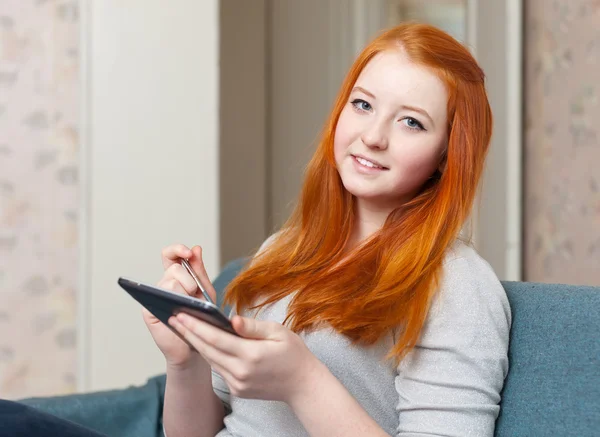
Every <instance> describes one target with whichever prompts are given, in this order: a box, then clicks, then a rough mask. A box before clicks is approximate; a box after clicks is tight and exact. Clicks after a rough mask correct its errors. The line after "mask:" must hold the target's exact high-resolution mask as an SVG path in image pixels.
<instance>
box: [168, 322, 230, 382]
mask: <svg viewBox="0 0 600 437" xmlns="http://www.w3.org/2000/svg"><path fill="white" fill-rule="evenodd" d="M169 324H170V325H171V326H173V327H174V328H175V329H176V330H177V332H179V333H180V334H181V335H182V336H183V337H184V338H185V339H186V340H187V341H188V342H189V343H190V344H191V345H192V346H193V347H194V348H195V349H196V350H197V351H198V353H200V355H202V356H203V357H204V358H205V359H206V360H207V361H208V362H209V363H210V364H211V366H215V365H216V366H218V367H219V368H222V369H225V370H226V371H227V372H229V370H228V369H231V368H232V366H233V365H234V363H235V361H236V360H237V357H234V356H232V355H229V354H227V353H225V352H223V351H221V350H220V348H219V347H215V345H213V344H210V343H208V342H207V341H206V340H205V339H204V338H202V337H201V336H198V335H196V333H195V332H194V331H193V330H191V329H189V328H188V327H187V326H186V324H184V323H182V322H180V320H179V317H170V318H169Z"/></svg>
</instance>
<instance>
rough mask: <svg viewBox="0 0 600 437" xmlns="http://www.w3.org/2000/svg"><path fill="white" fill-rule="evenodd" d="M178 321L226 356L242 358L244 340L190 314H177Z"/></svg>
mask: <svg viewBox="0 0 600 437" xmlns="http://www.w3.org/2000/svg"><path fill="white" fill-rule="evenodd" d="M177 321H178V322H179V323H180V324H181V325H182V326H184V327H185V328H186V329H187V330H189V331H190V332H191V333H192V334H194V335H195V336H196V337H198V338H199V339H201V340H202V341H203V342H204V343H206V344H208V345H211V346H212V347H214V348H215V349H218V350H219V351H221V352H222V353H224V354H227V355H230V356H240V354H241V353H243V350H244V349H245V347H246V345H245V344H244V339H242V338H239V337H236V336H235V335H232V334H230V333H228V332H225V331H223V330H222V329H220V328H217V327H215V326H212V325H211V324H209V323H206V322H203V321H202V320H198V319H196V318H195V317H192V316H190V315H189V314H185V313H179V314H177Z"/></svg>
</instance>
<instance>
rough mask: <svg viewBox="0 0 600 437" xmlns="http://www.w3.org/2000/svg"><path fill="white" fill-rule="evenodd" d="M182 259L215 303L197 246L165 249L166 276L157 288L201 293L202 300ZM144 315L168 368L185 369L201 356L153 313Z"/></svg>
mask: <svg viewBox="0 0 600 437" xmlns="http://www.w3.org/2000/svg"><path fill="white" fill-rule="evenodd" d="M181 258H186V259H188V261H189V262H190V265H191V266H192V268H193V269H194V271H195V272H196V274H197V275H198V278H199V279H200V283H201V284H202V286H203V287H204V289H205V290H206V291H207V292H208V294H209V295H210V297H211V298H212V299H213V301H215V302H216V292H215V289H214V288H213V286H212V284H211V283H210V280H209V279H208V275H207V274H206V270H205V268H204V263H203V262H202V249H201V248H200V246H194V247H193V248H192V249H189V248H187V247H186V246H184V245H183V244H173V245H170V246H167V247H165V248H164V249H163V251H162V263H163V267H164V269H165V273H164V275H163V277H162V278H161V280H160V281H159V282H158V284H157V286H158V287H160V288H164V289H165V290H170V291H174V292H176V293H181V294H188V295H190V296H195V295H196V294H198V295H199V296H200V297H202V294H201V293H200V290H198V286H197V285H196V282H195V281H194V278H192V277H191V276H190V274H189V273H188V271H187V270H186V269H185V267H183V266H182V265H181V264H180V263H179V261H180V260H181ZM142 314H143V317H144V322H146V326H147V327H148V330H149V331H150V334H152V337H153V338H154V342H155V343H156V345H157V346H158V348H159V349H160V350H161V352H162V353H163V355H164V356H165V359H166V360H167V364H168V365H171V366H173V367H181V366H186V365H188V364H189V363H190V362H191V361H194V358H198V357H199V356H198V354H196V353H194V352H193V351H192V350H191V349H190V347H189V346H188V345H187V344H186V343H185V342H184V341H183V340H181V339H180V338H179V337H177V335H175V334H174V333H173V332H172V331H171V330H170V329H169V328H168V327H167V326H165V325H164V324H163V323H162V322H161V321H160V320H158V319H157V318H156V317H154V315H152V313H150V311H148V310H147V309H145V308H143V309H142Z"/></svg>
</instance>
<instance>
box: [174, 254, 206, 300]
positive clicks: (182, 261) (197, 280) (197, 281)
mask: <svg viewBox="0 0 600 437" xmlns="http://www.w3.org/2000/svg"><path fill="white" fill-rule="evenodd" d="M181 265H182V266H183V267H185V269H186V270H187V271H188V273H189V274H190V275H191V276H192V278H194V281H196V285H197V286H198V288H199V289H200V291H201V292H202V295H203V296H204V298H205V299H206V300H207V301H209V302H210V303H212V304H214V302H213V301H212V299H211V298H210V296H209V295H208V293H207V292H206V290H204V287H202V284H200V278H198V275H197V274H196V272H195V271H194V269H192V266H191V265H190V263H189V262H188V260H187V259H185V258H181Z"/></svg>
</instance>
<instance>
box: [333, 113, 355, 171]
mask: <svg viewBox="0 0 600 437" xmlns="http://www.w3.org/2000/svg"><path fill="white" fill-rule="evenodd" d="M351 127H352V123H351V122H350V121H349V117H348V116H347V114H346V111H345V110H344V111H342V113H341V114H340V118H339V120H338V123H337V126H336V128H335V136H334V138H333V153H334V155H335V160H336V162H338V163H339V161H340V160H341V159H342V158H344V157H345V156H346V153H347V150H348V147H350V145H351V144H352V142H353V140H354V137H355V135H354V134H353V132H352V129H351Z"/></svg>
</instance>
